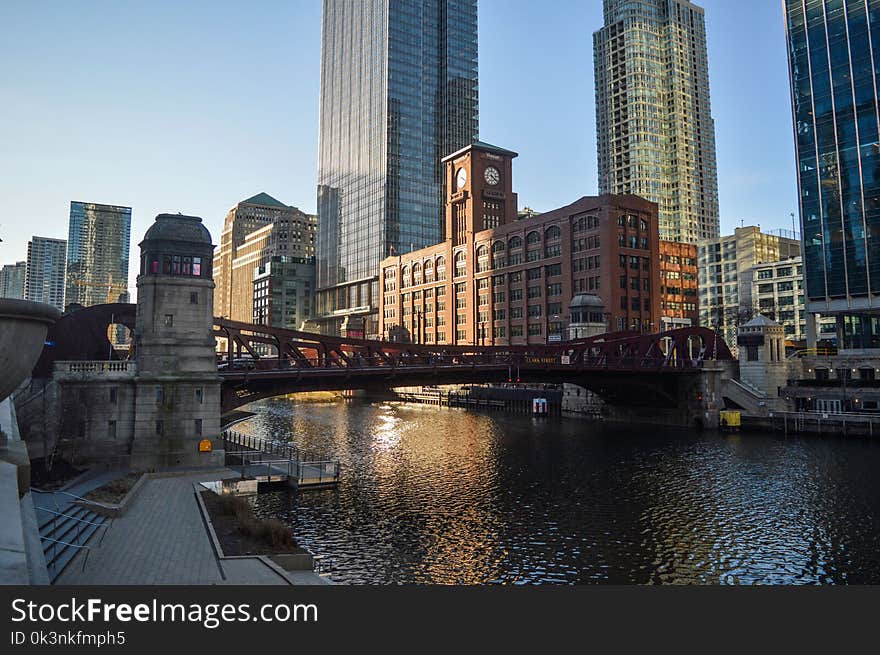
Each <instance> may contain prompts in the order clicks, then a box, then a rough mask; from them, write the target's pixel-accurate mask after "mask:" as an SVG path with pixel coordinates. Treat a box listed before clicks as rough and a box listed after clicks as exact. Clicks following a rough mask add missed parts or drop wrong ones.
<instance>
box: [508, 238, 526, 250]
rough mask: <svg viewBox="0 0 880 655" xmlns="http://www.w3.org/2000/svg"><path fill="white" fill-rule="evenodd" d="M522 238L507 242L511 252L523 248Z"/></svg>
mask: <svg viewBox="0 0 880 655" xmlns="http://www.w3.org/2000/svg"><path fill="white" fill-rule="evenodd" d="M522 243H523V242H522V238H520V237H513V238H512V239H510V241H508V242H507V247H508V249H509V250H513V249H514V248H522Z"/></svg>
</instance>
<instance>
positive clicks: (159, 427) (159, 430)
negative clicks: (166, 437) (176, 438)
mask: <svg viewBox="0 0 880 655" xmlns="http://www.w3.org/2000/svg"><path fill="white" fill-rule="evenodd" d="M156 434H158V435H159V436H162V435H163V434H165V423H164V422H163V421H156Z"/></svg>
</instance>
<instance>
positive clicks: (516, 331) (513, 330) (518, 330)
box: [510, 325, 523, 337]
mask: <svg viewBox="0 0 880 655" xmlns="http://www.w3.org/2000/svg"><path fill="white" fill-rule="evenodd" d="M522 335H523V328H522V325H511V326H510V336H512V337H521V336H522Z"/></svg>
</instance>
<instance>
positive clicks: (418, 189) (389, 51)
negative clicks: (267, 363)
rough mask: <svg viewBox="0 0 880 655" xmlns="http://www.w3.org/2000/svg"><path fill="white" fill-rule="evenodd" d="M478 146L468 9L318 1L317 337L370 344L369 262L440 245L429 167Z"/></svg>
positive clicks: (441, 0) (373, 291)
mask: <svg viewBox="0 0 880 655" xmlns="http://www.w3.org/2000/svg"><path fill="white" fill-rule="evenodd" d="M477 139H478V87H477V0H324V13H323V25H322V51H321V108H320V133H319V146H318V235H317V264H318V270H317V285H318V307H317V313H318V314H319V316H321V317H322V319H323V320H321V321H320V322H321V325H322V328H323V329H325V330H326V331H328V332H336V331H339V330H340V329H344V328H348V329H351V330H357V331H359V330H361V329H364V330H365V331H366V333H367V334H368V335H371V334H375V330H376V329H377V314H376V312H377V307H376V302H377V301H378V297H379V294H378V283H377V279H378V278H377V275H378V271H379V261H380V260H381V259H382V258H384V257H386V256H388V255H390V254H394V253H401V252H409V250H410V249H411V248H412V249H418V248H422V247H424V246H427V245H431V244H434V243H437V242H438V241H440V240H441V239H442V238H443V235H442V225H443V198H444V189H443V173H442V167H441V163H440V160H441V159H442V158H443V157H444V156H446V155H448V154H450V153H452V152H454V151H456V150H458V149H460V148H462V147H464V146H466V145H469V144H471V143H472V142H474V141H476V140H477ZM346 317H350V320H349V322H347V323H346V324H345V325H343V320H344V319H345V318H346ZM361 319H365V321H361Z"/></svg>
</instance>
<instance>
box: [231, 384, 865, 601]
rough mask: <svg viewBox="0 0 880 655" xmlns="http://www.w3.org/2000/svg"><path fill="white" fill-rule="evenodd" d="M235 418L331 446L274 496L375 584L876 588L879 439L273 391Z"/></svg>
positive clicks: (293, 522)
mask: <svg viewBox="0 0 880 655" xmlns="http://www.w3.org/2000/svg"><path fill="white" fill-rule="evenodd" d="M251 409H253V411H256V412H257V415H256V416H255V417H253V418H252V419H250V420H249V421H247V422H246V423H243V424H241V425H240V426H239V428H238V429H240V430H241V431H243V432H249V433H252V434H257V435H260V436H270V437H281V438H286V437H287V438H290V439H292V441H293V442H294V443H296V445H297V446H298V447H299V448H300V449H301V450H303V451H305V452H312V453H320V454H324V455H330V456H333V457H335V458H339V459H340V460H341V463H342V481H341V483H340V485H339V488H338V489H330V490H321V491H318V490H314V491H307V492H303V493H299V494H297V493H293V492H288V491H274V492H271V493H266V494H262V495H261V496H260V497H259V498H257V499H255V501H254V504H255V509H256V511H257V512H258V513H259V514H261V515H264V516H275V517H278V518H280V519H281V520H283V521H285V522H286V523H288V524H289V525H290V526H291V527H292V529H293V531H294V533H295V535H296V537H297V539H298V540H299V541H300V542H301V543H302V544H303V545H305V546H306V547H308V548H309V549H310V550H312V551H313V552H315V553H317V554H321V555H325V556H327V557H330V558H332V559H333V561H334V565H335V574H334V578H335V579H337V580H339V581H340V582H347V583H366V584H405V583H440V584H585V583H635V584H695V583H696V584H706V583H710V584H826V583H871V584H877V583H880V529H878V527H880V526H878V520H877V517H878V516H880V482H877V476H876V475H875V471H877V470H878V467H880V445H878V444H877V443H870V442H867V441H863V440H856V439H852V440H846V439H834V438H826V439H818V438H808V439H787V440H781V439H778V438H776V437H774V436H773V435H751V434H749V435H745V434H744V435H741V436H738V435H734V436H729V435H728V436H719V435H716V434H695V433H690V432H686V431H676V430H671V429H662V428H656V427H652V428H651V429H641V428H632V427H624V426H616V425H610V424H594V423H588V422H584V421H580V420H577V419H541V420H533V419H531V418H529V417H523V416H506V415H500V414H493V415H481V414H475V413H467V412H463V411H459V410H451V409H438V408H429V407H419V406H411V405H401V404H387V403H385V404H357V403H348V404H343V403H338V404H327V403H323V404H317V403H307V402H296V401H291V400H288V399H273V400H268V401H263V402H260V403H258V404H255V405H254V406H253V407H252V408H251Z"/></svg>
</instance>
